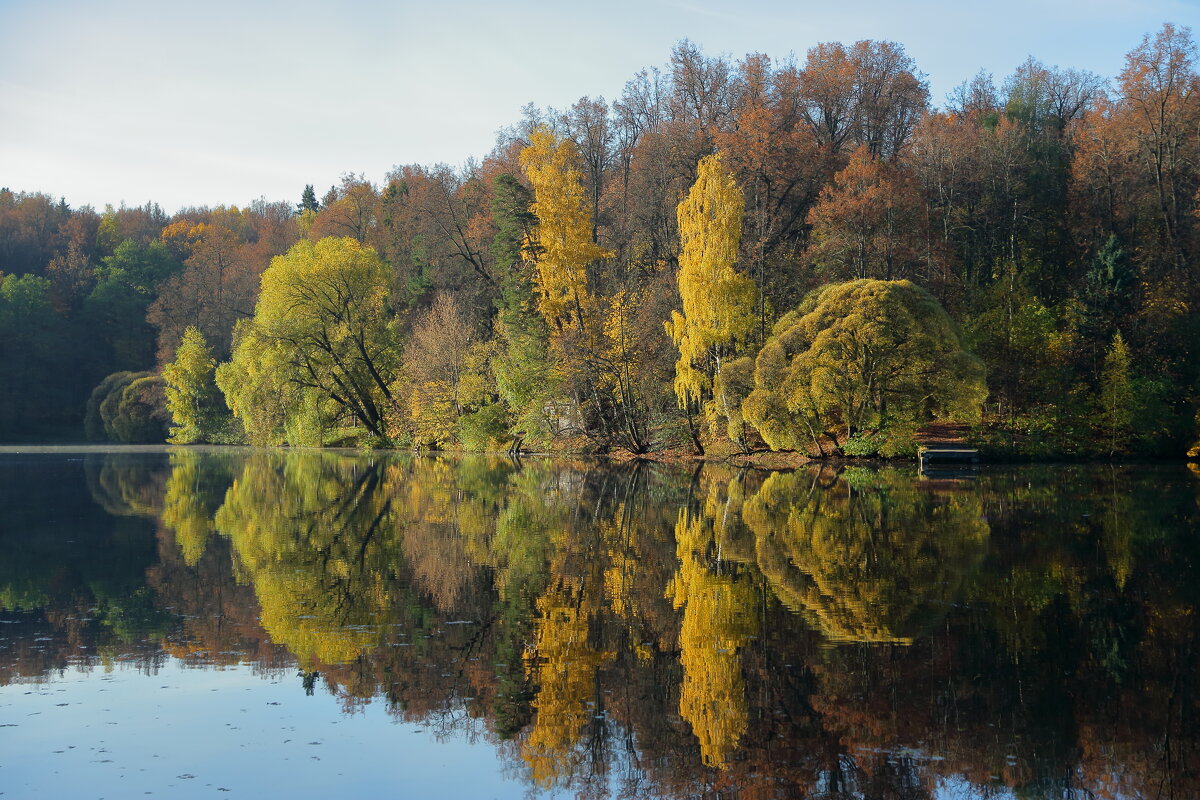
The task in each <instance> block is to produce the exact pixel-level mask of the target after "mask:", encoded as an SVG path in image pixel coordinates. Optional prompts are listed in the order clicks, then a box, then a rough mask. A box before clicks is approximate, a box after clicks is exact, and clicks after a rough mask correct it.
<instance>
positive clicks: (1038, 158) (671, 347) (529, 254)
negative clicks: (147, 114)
mask: <svg viewBox="0 0 1200 800" xmlns="http://www.w3.org/2000/svg"><path fill="white" fill-rule="evenodd" d="M0 183H3V176H0ZM24 188H25V190H16V189H13V188H4V189H0V443H5V442H30V441H78V440H82V439H84V438H88V439H92V440H110V441H163V440H164V439H166V438H167V437H168V436H171V437H172V440H173V441H176V442H181V443H187V442H216V443H237V442H249V443H254V444H284V443H287V444H291V445H335V444H337V445H341V444H349V445H368V446H412V447H421V448H440V449H467V450H503V449H514V450H515V449H521V448H524V449H535V450H589V451H595V452H608V451H612V450H618V449H621V450H627V451H630V452H633V453H644V452H651V451H656V450H662V449H668V448H679V449H692V450H694V451H696V452H709V453H728V452H745V451H752V450H762V449H773V450H789V451H791V450H796V451H802V452H811V453H813V454H825V453H826V452H827V451H828V452H835V451H836V452H844V453H846V454H851V455H871V454H876V453H881V454H884V455H903V454H906V453H910V452H912V448H913V446H914V445H913V435H914V432H915V431H916V429H917V428H918V427H919V426H920V425H921V424H923V423H924V422H926V421H928V420H931V419H934V418H940V419H947V420H951V421H958V422H962V423H964V424H967V425H969V426H971V427H970V430H971V433H970V437H971V439H972V441H974V442H976V443H977V444H978V445H979V446H981V447H984V448H985V449H987V450H989V451H990V452H993V453H996V454H1003V455H1011V456H1015V457H1057V456H1078V457H1110V456H1114V455H1122V454H1142V455H1174V456H1181V455H1183V454H1185V453H1187V452H1188V450H1189V448H1194V447H1196V446H1197V443H1198V423H1200V357H1198V355H1197V354H1198V352H1200V74H1198V72H1197V47H1196V43H1195V41H1194V39H1193V38H1192V33H1191V31H1190V30H1189V29H1188V28H1185V27H1177V26H1174V25H1171V24H1166V25H1164V26H1163V27H1162V28H1161V29H1159V30H1158V31H1155V32H1152V33H1148V34H1147V35H1146V36H1145V38H1144V39H1143V41H1142V43H1141V44H1140V45H1139V46H1138V47H1136V48H1135V49H1133V50H1132V51H1130V52H1129V53H1128V54H1127V55H1126V61H1125V67H1124V69H1122V71H1121V72H1120V73H1119V74H1118V75H1115V76H1099V75H1095V74H1093V73H1090V72H1086V71H1083V70H1078V69H1073V68H1069V67H1057V66H1047V65H1046V64H1044V63H1043V62H1041V61H1038V60H1037V59H1034V58H1032V57H1031V58H1030V59H1029V60H1027V61H1026V62H1024V63H1023V64H1021V65H1020V66H1019V67H1018V68H1017V69H1016V70H1015V71H1014V72H1013V73H1012V74H1011V75H1008V76H1000V77H997V76H992V75H989V74H986V73H984V72H980V73H979V74H978V75H976V76H975V77H974V78H973V79H971V80H969V81H967V82H964V83H963V84H961V85H960V86H958V87H957V88H955V89H954V90H953V91H952V92H951V93H950V95H949V96H948V97H947V99H946V102H945V105H944V106H943V107H940V108H938V107H935V106H934V105H933V104H932V103H931V98H930V95H929V86H928V83H927V81H926V80H925V76H924V74H923V73H922V72H921V71H920V69H919V68H918V65H917V64H915V63H914V61H913V59H912V58H911V57H909V56H908V54H907V53H906V52H905V50H904V48H903V46H902V45H900V44H897V43H894V42H887V41H860V42H856V43H852V44H843V43H837V42H827V43H822V44H819V45H817V46H815V47H813V48H811V49H810V50H809V51H808V52H807V54H806V56H805V58H803V59H801V60H797V61H795V62H792V61H781V62H776V61H773V60H772V59H770V58H769V57H767V56H765V55H762V54H750V55H747V56H745V57H744V58H741V59H734V58H731V57H727V56H712V55H708V54H706V53H705V52H704V51H703V50H702V49H701V48H699V47H698V46H697V45H695V44H693V43H691V42H689V41H686V40H685V41H682V42H680V43H679V44H677V45H676V46H675V48H674V49H673V50H672V52H671V55H670V59H669V62H668V63H667V64H665V65H664V66H662V67H652V68H648V69H645V70H642V71H641V72H639V73H637V74H636V75H634V76H633V77H632V78H631V79H630V80H629V81H628V83H627V84H626V86H625V89H624V91H623V92H622V94H621V96H620V97H619V98H618V99H616V100H615V101H613V102H611V103H609V102H606V101H605V100H603V99H593V98H589V97H583V98H581V99H580V100H579V101H578V102H576V103H575V104H574V105H572V106H571V107H570V108H567V109H550V108H547V109H539V108H535V107H533V106H532V105H531V106H528V107H526V108H525V109H524V110H523V115H522V117H521V119H520V120H519V121H518V122H517V123H516V124H515V125H513V126H511V127H509V128H505V129H503V130H502V131H501V133H500V134H499V135H498V137H497V140H496V143H495V145H494V147H493V149H492V151H491V152H490V153H489V154H488V155H487V156H486V157H485V158H483V159H482V160H480V161H474V160H471V161H468V162H467V163H466V165H465V166H464V167H462V168H453V167H449V166H446V165H440V164H439V165H433V166H422V165H404V166H398V167H396V168H394V169H393V170H392V171H391V172H389V173H388V174H387V175H386V176H384V177H383V179H382V181H378V182H377V181H376V180H374V179H373V178H370V177H368V176H363V175H356V174H346V175H345V176H343V178H342V179H341V182H340V183H339V184H338V185H335V186H333V187H330V188H329V189H328V191H325V192H321V191H319V190H315V189H314V187H312V186H309V187H307V188H306V190H305V192H304V194H303V196H302V197H298V198H293V199H290V200H287V201H278V202H269V201H266V200H257V201H254V202H252V203H250V204H249V205H247V206H244V207H237V206H217V207H194V208H184V209H181V210H180V211H178V212H177V213H175V214H167V213H165V212H164V211H163V210H162V209H160V208H159V207H158V205H156V204H155V203H153V202H151V203H147V204H146V205H145V206H141V207H134V208H130V207H125V206H121V207H119V208H114V207H112V206H107V207H106V208H105V209H103V210H101V211H97V210H95V209H93V208H91V207H88V206H83V207H80V208H73V207H71V206H70V205H69V204H68V203H67V202H66V201H65V200H63V199H56V197H55V196H53V195H50V194H46V193H43V192H41V191H38V189H40V188H51V187H24ZM902 281H908V282H911V285H910V284H907V283H905V284H900V283H896V282H902ZM339 282H340V283H339ZM332 295H336V302H335V301H334V300H331V299H330V297H331V296H332ZM318 296H319V297H318ZM305 298H307V300H305ZM314 298H315V299H314ZM309 301H311V303H312V304H311V305H304V303H305V302H309ZM322 303H324V305H321V304H322ZM847 320H850V322H847ZM835 335H836V336H838V337H841V338H838V339H836V341H833V340H832V339H831V337H834V336H835ZM922 337H923V338H922ZM822 348H824V349H822ZM851 350H853V351H854V353H856V355H849V352H850V351H851ZM889 357H890V358H891V359H892V363H889V362H888V358H889ZM850 362H853V363H852V364H851V363H850ZM867 362H871V363H870V364H869V365H866V364H867ZM865 365H866V366H865ZM868 373H870V374H868ZM881 376H886V377H881ZM851 384H852V385H851ZM856 393H857V394H856ZM835 395H836V396H835Z"/></svg>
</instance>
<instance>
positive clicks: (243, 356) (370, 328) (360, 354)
mask: <svg viewBox="0 0 1200 800" xmlns="http://www.w3.org/2000/svg"><path fill="white" fill-rule="evenodd" d="M388 277H389V276H388V272H387V269H386V267H385V266H384V264H383V262H382V261H381V260H380V258H379V256H378V255H377V254H376V252H375V251H374V250H373V249H371V248H370V247H366V246H364V245H362V244H360V243H359V242H357V241H356V240H354V239H351V238H348V237H347V238H334V237H328V238H325V239H321V240H320V241H318V242H316V243H313V242H308V241H302V242H299V243H298V244H296V245H295V246H294V247H292V249H291V250H289V251H288V253H287V254H286V255H283V256H278V257H276V258H275V259H274V260H272V262H271V266H270V267H268V268H267V270H266V272H264V273H263V276H262V291H261V294H260V295H259V298H258V303H257V304H256V305H255V310H254V318H253V319H251V320H246V321H244V322H243V323H239V325H238V327H237V329H236V333H235V339H236V341H235V345H234V350H233V357H232V359H231V360H230V361H229V362H227V363H225V364H222V365H221V366H220V367H218V368H217V375H216V381H217V385H218V386H219V387H220V388H221V391H222V392H223V393H224V394H225V400H226V403H227V404H228V405H229V407H230V409H232V411H233V413H234V415H235V416H236V417H238V418H239V419H240V420H241V421H242V424H243V425H244V427H245V430H246V434H247V436H248V437H249V439H250V441H251V442H253V443H255V444H278V443H281V442H283V441H287V442H288V443H290V444H294V445H298V444H304V445H319V444H322V443H324V441H325V438H326V434H327V433H328V432H329V431H330V430H331V429H333V428H334V427H335V426H343V425H357V426H360V431H361V433H360V434H359V437H360V438H362V439H363V440H366V439H368V438H371V439H373V440H375V441H380V442H386V441H388V440H389V439H390V437H391V435H392V434H393V433H394V424H395V403H394V400H393V397H392V390H391V388H390V386H389V383H390V382H391V380H392V377H393V376H394V375H395V373H396V369H397V362H398V359H397V348H396V346H395V344H396V343H395V336H394V326H393V324H392V317H391V315H390V314H389V312H388V309H387V305H386V301H387V293H388Z"/></svg>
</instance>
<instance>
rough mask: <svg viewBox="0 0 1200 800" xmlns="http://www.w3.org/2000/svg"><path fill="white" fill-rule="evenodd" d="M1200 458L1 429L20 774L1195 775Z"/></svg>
mask: <svg viewBox="0 0 1200 800" xmlns="http://www.w3.org/2000/svg"><path fill="white" fill-rule="evenodd" d="M1198 496H1200V472H1198V471H1197V470H1196V469H1195V468H1194V467H1187V466H1182V465H1180V466H1170V465H1153V466H1146V465H1136V466H1107V465H1104V466H1084V465H1069V466H1053V465H1046V466H1022V467H988V468H984V469H981V470H979V471H977V472H974V473H966V474H963V475H961V476H955V477H945V478H937V479H929V478H924V477H921V476H919V475H918V474H917V472H916V470H915V468H913V467H910V466H904V467H886V468H880V469H869V468H845V469H834V468H830V467H823V468H822V467H814V468H811V469H802V470H798V471H794V472H778V473H771V472H764V471H741V472H739V471H736V470H730V469H725V468H719V467H713V466H707V467H704V468H703V469H701V470H699V471H693V470H691V469H680V468H677V467H669V466H655V465H647V464H627V465H611V464H605V463H601V462H594V461H583V460H580V461H548V460H533V461H525V462H523V463H519V462H514V461H509V460H505V459H501V458H494V457H484V456H478V457H463V458H416V457H408V456H400V455H392V454H374V455H360V454H350V453H335V452H316V451H314V452H282V451H255V450H238V449H212V450H204V449H159V448H142V449H137V450H133V449H131V450H108V451H105V450H97V449H91V450H80V451H78V452H74V451H66V450H59V451H50V452H34V453H23V452H17V451H16V449H15V448H9V449H7V450H5V451H3V452H0V796H3V797H21V798H24V797H64V798H65V797H72V798H74V797H109V798H117V797H134V796H170V797H234V796H247V795H249V794H250V793H259V794H264V793H265V794H268V795H271V796H276V795H279V796H290V797H332V796H411V797H431V796H439V797H470V798H476V797H525V796H529V795H534V796H539V797H596V798H625V797H628V798H642V797H662V798H695V797H713V798H717V797H721V798H756V799H757V798H787V797H810V798H906V799H907V798H913V799H914V800H915V799H917V798H1092V797H1096V798H1196V797H1200V715H1198V712H1200V691H1198V690H1200V663H1198V662H1200V659H1198V656H1200V652H1198V649H1197V645H1198V643H1200V614H1198V613H1197V610H1198V606H1200V580H1198V578H1200V573H1198V569H1197V568H1198V564H1200V542H1198V537H1197V531H1198V530H1200V510H1198V505H1197V502H1198Z"/></svg>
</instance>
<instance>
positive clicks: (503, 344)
mask: <svg viewBox="0 0 1200 800" xmlns="http://www.w3.org/2000/svg"><path fill="white" fill-rule="evenodd" d="M532 204H533V193H532V192H530V191H529V190H528V189H526V188H525V187H524V186H522V185H521V184H520V182H518V181H517V179H516V178H515V177H513V176H512V175H510V174H507V173H505V174H503V175H500V176H498V177H497V178H496V180H495V181H494V182H493V196H492V219H493V220H494V222H495V224H496V228H497V230H496V235H495V236H494V237H493V239H492V242H491V252H492V256H493V257H494V258H495V260H496V272H497V274H498V275H499V278H500V296H499V299H498V300H497V311H498V313H497V318H496V326H495V333H496V335H495V339H496V342H497V345H498V347H497V351H498V352H497V353H496V354H495V355H494V356H493V358H492V360H491V370H492V375H493V377H494V379H495V383H496V391H497V393H498V394H499V395H500V398H501V400H502V401H503V402H504V404H505V406H507V408H508V411H509V418H510V424H511V430H512V432H513V434H514V435H515V437H516V439H517V446H520V445H522V444H524V445H535V446H537V445H540V446H545V445H546V444H547V443H548V441H549V438H550V428H549V425H548V423H547V420H546V414H545V407H546V404H547V402H548V401H550V400H551V398H552V397H553V394H554V391H555V381H554V377H553V374H552V371H551V369H550V363H549V335H548V333H547V330H546V322H545V318H544V317H542V315H541V314H540V313H538V309H537V296H536V294H535V289H534V270H533V266H532V264H530V263H529V262H528V261H526V260H525V258H524V254H523V246H524V243H525V241H526V240H527V239H528V238H529V236H530V234H531V232H532V230H533V228H534V227H535V225H536V224H537V217H536V216H534V214H533V212H532V211H531V210H530V207H531V205H532Z"/></svg>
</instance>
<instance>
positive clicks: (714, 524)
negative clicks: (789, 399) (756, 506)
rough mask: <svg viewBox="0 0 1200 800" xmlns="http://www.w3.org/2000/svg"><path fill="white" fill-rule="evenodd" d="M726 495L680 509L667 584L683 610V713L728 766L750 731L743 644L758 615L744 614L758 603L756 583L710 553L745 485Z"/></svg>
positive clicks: (704, 750)
mask: <svg viewBox="0 0 1200 800" xmlns="http://www.w3.org/2000/svg"><path fill="white" fill-rule="evenodd" d="M733 486H735V487H737V486H738V484H737V483H736V482H735V483H734V484H733ZM716 488H717V487H714V489H716ZM725 500H726V502H722V501H721V498H720V497H719V496H718V494H717V493H716V492H715V491H713V492H710V495H709V498H708V502H707V503H706V508H705V512H704V513H702V514H697V513H691V512H689V511H687V510H683V511H681V512H680V514H679V520H678V522H677V523H676V526H675V541H676V555H677V557H678V559H679V569H678V571H677V572H676V574H675V577H674V578H672V580H671V582H670V583H669V584H668V586H667V597H668V598H670V599H671V600H672V601H673V602H674V604H675V607H676V608H682V609H683V622H682V624H681V626H680V631H679V650H680V655H679V660H680V663H681V664H682V665H683V684H682V686H681V687H680V693H679V713H680V715H681V716H682V717H683V718H684V719H686V720H687V721H688V723H689V724H690V725H691V726H692V731H693V733H695V735H696V738H697V739H698V740H699V742H700V755H701V757H702V758H703V759H704V763H705V764H707V765H708V766H710V767H722V766H724V764H725V762H726V760H727V758H728V757H729V754H730V753H731V752H732V751H733V749H734V748H735V747H736V746H737V744H738V742H739V741H740V740H741V737H742V735H743V734H744V733H745V732H746V727H747V725H748V722H749V712H748V711H747V705H746V687H745V681H744V679H743V677H742V666H741V659H740V658H739V656H738V650H739V649H740V648H741V647H743V646H745V645H746V643H747V642H748V641H749V640H750V637H751V636H753V635H754V634H755V633H756V632H757V626H756V624H755V618H754V617H753V616H752V615H750V614H748V613H747V609H751V608H753V607H754V605H755V595H754V588H753V586H752V584H751V583H750V582H749V581H748V580H746V579H745V578H740V577H735V576H734V575H733V574H731V573H732V572H733V568H734V565H733V564H732V563H730V562H727V561H723V560H722V559H721V558H720V557H718V558H717V559H716V561H715V563H714V562H713V561H712V560H711V559H710V558H709V557H708V555H707V554H708V553H709V552H710V551H712V550H716V551H717V552H718V553H719V552H721V550H722V543H723V542H724V541H727V540H728V539H729V538H730V534H731V533H732V532H731V531H729V530H728V529H727V526H728V525H729V524H730V522H731V520H730V514H729V513H727V512H730V511H735V510H736V509H740V506H741V499H740V491H738V490H737V489H736V488H735V491H733V492H730V493H729V494H728V496H727V497H726V498H725ZM735 513H736V512H735Z"/></svg>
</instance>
